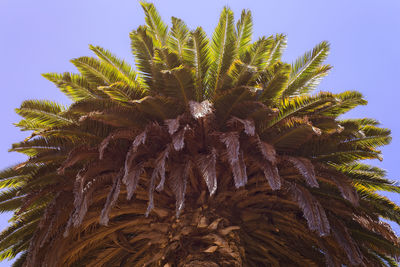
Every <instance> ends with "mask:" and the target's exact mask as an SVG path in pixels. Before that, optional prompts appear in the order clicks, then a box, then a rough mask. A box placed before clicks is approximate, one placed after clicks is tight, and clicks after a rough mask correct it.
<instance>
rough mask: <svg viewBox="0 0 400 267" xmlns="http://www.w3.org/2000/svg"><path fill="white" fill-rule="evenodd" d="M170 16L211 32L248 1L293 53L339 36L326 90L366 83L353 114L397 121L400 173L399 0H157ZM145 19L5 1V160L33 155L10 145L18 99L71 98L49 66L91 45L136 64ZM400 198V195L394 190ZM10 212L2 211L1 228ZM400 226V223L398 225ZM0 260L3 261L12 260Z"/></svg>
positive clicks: (60, 68)
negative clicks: (137, 35) (134, 41)
mask: <svg viewBox="0 0 400 267" xmlns="http://www.w3.org/2000/svg"><path fill="white" fill-rule="evenodd" d="M154 3H155V4H156V6H157V8H158V10H159V12H160V13H161V15H162V17H163V18H164V20H165V21H167V22H169V21H170V17H171V16H176V17H179V18H181V19H183V20H184V21H186V22H187V24H188V25H189V26H190V27H191V28H195V27H196V26H198V25H201V26H203V28H204V29H205V30H206V32H207V33H208V34H209V35H211V33H212V31H213V28H214V27H215V26H216V23H217V20H218V17H219V13H220V11H221V9H222V7H223V6H224V5H228V6H230V7H231V8H232V9H233V11H234V12H235V15H236V16H235V17H236V18H238V16H239V15H240V11H241V10H242V9H243V8H248V9H250V10H251V11H252V13H253V18H254V37H259V36H261V35H270V34H274V33H285V34H287V35H288V48H287V50H286V53H285V54H284V58H285V59H286V60H287V61H289V62H291V61H293V60H294V59H295V58H296V57H297V56H300V55H301V54H302V53H303V52H305V51H307V50H309V49H311V48H312V47H313V46H314V45H315V44H317V43H318V42H320V41H322V40H328V41H329V42H330V43H331V55H330V57H329V58H328V60H327V62H328V63H330V64H332V65H333V66H334V69H333V70H332V72H331V74H330V75H329V76H328V77H327V78H326V79H325V81H324V82H323V83H322V84H321V86H320V87H319V90H329V91H333V92H341V91H345V90H354V89H355V90H359V91H361V92H362V93H363V94H364V95H365V97H366V99H367V100H368V101H369V105H368V106H367V107H362V108H358V109H357V110H355V111H353V112H351V113H350V114H349V115H350V116H351V117H373V118H376V119H378V120H379V121H381V123H382V125H383V126H384V127H387V128H390V129H392V133H393V142H392V144H391V145H389V146H387V147H385V148H383V152H384V158H385V159H384V161H383V162H382V163H380V162H378V163H377V165H379V166H380V167H382V168H384V169H386V170H387V171H388V173H389V177H390V178H391V179H393V180H400V161H399V151H400V124H399V122H400V120H399V115H398V112H396V108H397V107H399V103H400V101H399V99H400V87H399V81H398V78H399V77H400V67H399V63H400V52H399V48H400V47H399V43H400V16H399V13H400V1H399V0H380V1H376V0H352V1H348V0H335V1H321V0H303V1H298V0H280V1H276V0H258V1H256V0H252V1H243V0H235V1H230V0H229V1H228V0H203V1H183V0H180V1H178V0H174V1H172V0H168V1H167V0H159V1H154ZM143 23H144V18H143V13H142V11H141V8H140V6H139V4H138V2H137V1H134V0H130V1H128V0H114V1H109V0H83V1H82V0H79V1H78V0H68V1H66V0H63V1H54V0H52V1H47V0H37V1H31V0H0V52H1V57H0V59H1V61H0V77H1V84H0V88H1V92H2V96H3V97H2V99H1V100H0V101H1V105H0V114H1V117H0V118H1V120H0V125H1V129H2V130H1V138H0V168H1V169H2V168H5V167H7V166H10V165H12V164H14V163H17V162H19V161H21V160H22V159H23V157H22V156H20V155H17V153H8V152H7V150H8V149H9V148H10V146H11V144H12V143H14V142H17V141H20V140H22V139H24V138H25V137H26V136H27V135H28V133H26V132H25V133H21V132H19V131H18V129H17V128H15V127H14V126H13V125H12V123H15V122H17V121H18V119H19V118H18V116H17V115H15V114H14V108H16V107H18V106H19V105H20V103H21V102H22V101H23V100H24V99H51V100H55V101H58V102H60V103H64V104H68V103H69V101H68V100H67V98H66V97H65V96H64V95H63V94H61V93H60V92H59V91H58V90H57V88H56V87H55V86H53V85H52V84H51V83H50V82H48V81H47V80H45V79H44V78H42V77H41V76H40V74H41V73H45V72H64V71H75V69H74V68H73V67H72V65H71V64H70V63H69V60H70V59H72V58H75V57H79V56H84V55H90V51H89V50H88V44H94V45H100V46H103V47H105V48H107V49H110V50H112V51H113V52H114V53H116V54H117V55H119V56H120V57H122V58H125V59H127V60H128V62H131V63H133V57H132V56H131V54H130V46H129V32H130V31H131V30H132V29H134V28H136V27H137V26H138V25H140V24H143ZM392 199H394V200H395V201H396V202H397V203H400V197H397V196H393V198H392ZM9 217H10V215H9V214H0V229H3V228H4V227H5V226H6V225H7V220H8V218H9ZM395 229H396V231H397V232H398V233H400V228H399V227H398V226H396V228H395ZM9 265H10V263H9V262H3V263H0V267H2V266H9Z"/></svg>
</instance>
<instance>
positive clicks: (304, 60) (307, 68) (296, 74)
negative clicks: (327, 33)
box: [284, 41, 329, 96]
mask: <svg viewBox="0 0 400 267" xmlns="http://www.w3.org/2000/svg"><path fill="white" fill-rule="evenodd" d="M328 54H329V44H328V43H327V42H325V41H324V42H321V43H319V44H318V45H316V46H315V47H314V49H313V50H312V51H309V52H307V53H305V54H304V55H303V56H302V57H300V58H299V59H297V60H296V62H295V63H294V64H292V72H291V73H290V79H289V83H288V87H287V89H286V90H285V92H284V95H286V96H292V95H296V94H298V93H299V91H303V90H304V88H303V86H304V84H306V83H307V81H309V80H310V79H312V78H313V77H315V76H316V75H317V76H318V75H320V74H321V73H324V72H325V73H326V72H327V71H328V70H329V66H327V67H325V68H323V69H319V70H318V68H319V67H320V65H321V63H322V62H323V61H324V60H325V59H326V57H327V56H328ZM317 70H318V71H317ZM316 71H317V73H315V72H316Z"/></svg>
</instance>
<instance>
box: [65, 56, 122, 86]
mask: <svg viewBox="0 0 400 267" xmlns="http://www.w3.org/2000/svg"><path fill="white" fill-rule="evenodd" d="M71 63H72V64H74V65H75V67H76V68H77V69H78V70H79V72H80V73H81V74H82V75H83V76H84V77H85V78H86V79H87V80H88V82H89V83H91V84H93V85H95V86H103V85H110V84H112V83H115V82H118V81H119V80H120V76H121V74H120V73H119V72H118V71H117V69H116V68H114V67H113V66H112V65H110V64H108V63H103V62H101V61H100V60H98V59H96V58H93V57H80V58H76V59H72V60H71Z"/></svg>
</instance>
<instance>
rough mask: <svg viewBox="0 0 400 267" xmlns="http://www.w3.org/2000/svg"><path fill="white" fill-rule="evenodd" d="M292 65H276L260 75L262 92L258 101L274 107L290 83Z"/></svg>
mask: <svg viewBox="0 0 400 267" xmlns="http://www.w3.org/2000/svg"><path fill="white" fill-rule="evenodd" d="M290 70H291V68H290V65H289V64H283V63H276V64H275V65H274V66H272V67H271V68H269V69H267V70H265V71H263V72H262V73H261V74H260V78H259V83H260V85H261V90H260V91H259V96H258V99H259V100H260V101H261V102H263V103H264V104H267V105H274V104H275V103H276V102H277V101H278V100H279V98H280V96H281V95H282V92H283V91H284V90H285V88H286V86H287V83H288V81H289V74H290Z"/></svg>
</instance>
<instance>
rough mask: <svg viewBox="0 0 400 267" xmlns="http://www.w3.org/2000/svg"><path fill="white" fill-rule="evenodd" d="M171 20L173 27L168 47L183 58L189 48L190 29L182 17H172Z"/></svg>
mask: <svg viewBox="0 0 400 267" xmlns="http://www.w3.org/2000/svg"><path fill="white" fill-rule="evenodd" d="M171 20H172V28H171V31H170V32H169V36H168V47H169V48H170V49H171V50H172V51H173V52H175V53H176V54H177V55H179V58H181V59H182V58H183V56H184V54H185V53H186V50H187V49H188V46H187V42H188V40H189V37H190V31H189V29H188V27H187V26H186V24H185V23H184V22H183V21H182V20H181V19H178V18H175V17H172V18H171Z"/></svg>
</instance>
